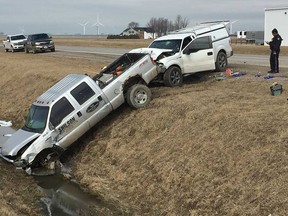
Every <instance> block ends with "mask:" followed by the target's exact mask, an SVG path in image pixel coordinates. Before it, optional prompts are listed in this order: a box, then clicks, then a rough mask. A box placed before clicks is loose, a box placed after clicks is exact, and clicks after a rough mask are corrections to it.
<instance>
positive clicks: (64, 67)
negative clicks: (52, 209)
mask: <svg viewBox="0 0 288 216" xmlns="http://www.w3.org/2000/svg"><path fill="white" fill-rule="evenodd" d="M0 59H1V61H0V76H1V79H0V89H1V94H0V102H1V103H0V120H12V122H13V124H14V127H16V128H19V127H21V126H22V125H23V123H24V116H25V115H27V112H28V109H29V106H30V105H31V103H32V102H33V101H34V100H35V99H36V98H37V97H38V96H39V95H40V94H42V93H43V92H44V91H46V90H47V89H48V88H49V87H50V86H52V85H53V84H54V83H55V82H57V81H58V80H59V79H61V78H63V77H64V76H65V75H66V74H68V73H71V72H74V73H76V72H80V71H81V72H82V73H88V74H89V73H91V75H94V73H95V68H100V65H98V64H97V63H94V62H92V61H77V62H75V60H74V59H61V58H55V57H53V58H51V57H48V56H45V54H44V55H41V54H37V55H32V54H30V55H27V54H24V53H4V52H3V50H1V52H0ZM0 173H1V178H0V191H1V193H0V205H1V208H0V215H3V216H6V215H7V216H8V215H9V216H10V215H31V216H32V215H39V214H40V213H39V205H38V204H37V200H38V199H39V192H38V190H37V184H36V182H35V181H34V179H33V178H32V177H28V176H27V174H26V173H24V172H23V171H21V170H18V171H16V170H15V167H14V166H13V165H12V164H7V163H5V162H4V161H3V160H1V161H0Z"/></svg>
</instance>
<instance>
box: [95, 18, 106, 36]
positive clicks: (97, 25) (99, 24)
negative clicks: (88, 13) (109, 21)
mask: <svg viewBox="0 0 288 216" xmlns="http://www.w3.org/2000/svg"><path fill="white" fill-rule="evenodd" d="M92 26H96V28H97V35H99V29H100V26H104V25H103V24H102V23H101V22H100V21H99V16H97V22H96V23H94V24H93V25H92Z"/></svg>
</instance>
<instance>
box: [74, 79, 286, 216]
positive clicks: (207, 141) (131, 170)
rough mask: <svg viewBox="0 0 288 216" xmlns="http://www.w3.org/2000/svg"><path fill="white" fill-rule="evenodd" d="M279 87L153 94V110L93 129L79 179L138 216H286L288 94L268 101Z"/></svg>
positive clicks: (251, 84)
mask: <svg viewBox="0 0 288 216" xmlns="http://www.w3.org/2000/svg"><path fill="white" fill-rule="evenodd" d="M286 80H287V79H286ZM273 81H275V80H273ZM273 81H270V80H269V81H265V80H264V79H263V78H255V77H254V76H253V73H252V74H249V75H247V76H246V77H242V78H240V79H235V78H231V79H228V80H225V81H221V82H216V81H203V82H199V83H189V82H188V83H187V84H186V85H184V86H183V87H182V88H176V89H171V88H164V87H160V88H159V87H156V88H153V96H154V99H153V101H152V102H151V104H150V105H149V107H147V108H146V109H142V110H131V109H129V108H127V107H122V108H121V109H120V110H118V111H116V112H115V113H114V114H113V115H112V116H110V117H109V118H108V119H106V120H105V121H104V123H103V124H101V125H99V126H98V127H97V129H98V130H97V132H95V133H94V138H93V137H89V139H91V141H90V143H89V144H88V145H87V147H86V148H85V149H84V150H83V152H81V154H79V155H78V156H77V157H76V159H77V161H79V163H78V164H77V168H76V175H77V177H78V178H79V179H81V182H83V183H85V184H86V185H87V186H88V187H89V188H90V189H92V190H95V189H97V190H100V191H101V189H99V187H101V186H103V191H109V192H110V193H111V194H113V195H114V197H117V198H118V199H119V200H122V201H125V202H127V203H129V204H130V206H131V207H133V208H134V209H136V212H138V214H141V215H144V214H146V215H189V214H190V215H269V214H272V215H285V214H286V213H287V212H288V207H287V204H288V200H287V198H286V197H287V194H288V191H287V189H286V184H287V177H288V173H287V172H286V169H287V167H288V162H287V149H286V148H287V144H288V136H287V134H288V131H287V128H286V124H287V120H288V112H287V101H286V97H287V95H288V94H287V92H285V93H284V94H283V95H282V96H280V97H272V96H271V95H270V92H269V86H270V84H271V83H272V82H273ZM277 81H279V82H281V83H283V82H284V80H283V79H280V78H279V79H277ZM101 182H105V184H101ZM98 183H100V185H99V184H98Z"/></svg>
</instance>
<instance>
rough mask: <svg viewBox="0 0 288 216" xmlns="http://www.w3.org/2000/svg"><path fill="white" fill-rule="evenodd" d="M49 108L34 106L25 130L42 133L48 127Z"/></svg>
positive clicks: (30, 111)
mask: <svg viewBox="0 0 288 216" xmlns="http://www.w3.org/2000/svg"><path fill="white" fill-rule="evenodd" d="M48 111H49V107H43V106H35V105H32V106H31V108H30V110H29V113H28V116H27V119H26V123H25V126H24V127H23V130H27V131H30V132H37V133H42V132H43V131H44V129H45V126H46V121H47V116H48Z"/></svg>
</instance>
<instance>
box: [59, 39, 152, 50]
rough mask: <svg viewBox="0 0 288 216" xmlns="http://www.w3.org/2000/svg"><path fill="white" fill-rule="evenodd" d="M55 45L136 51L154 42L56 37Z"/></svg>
mask: <svg viewBox="0 0 288 216" xmlns="http://www.w3.org/2000/svg"><path fill="white" fill-rule="evenodd" d="M54 41H55V44H59V45H65V46H84V47H87V46H88V47H101V48H125V49H134V48H139V47H147V46H148V45H149V44H150V43H151V41H152V40H142V39H125V40H124V39H123V40H121V39H109V40H108V39H103V38H83V37H64V38H63V37H54Z"/></svg>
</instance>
